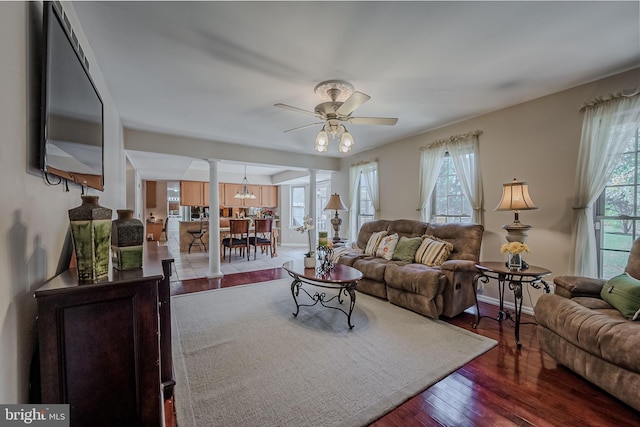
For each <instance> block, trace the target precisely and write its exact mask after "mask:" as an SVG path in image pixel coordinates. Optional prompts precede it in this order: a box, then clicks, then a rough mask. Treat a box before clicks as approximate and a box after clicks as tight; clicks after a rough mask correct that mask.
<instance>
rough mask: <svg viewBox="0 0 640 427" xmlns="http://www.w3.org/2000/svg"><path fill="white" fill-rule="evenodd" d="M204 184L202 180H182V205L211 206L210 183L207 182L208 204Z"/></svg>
mask: <svg viewBox="0 0 640 427" xmlns="http://www.w3.org/2000/svg"><path fill="white" fill-rule="evenodd" d="M204 184H205V183H204V182H202V181H180V204H181V205H182V206H209V183H208V182H207V204H206V205H205V198H204Z"/></svg>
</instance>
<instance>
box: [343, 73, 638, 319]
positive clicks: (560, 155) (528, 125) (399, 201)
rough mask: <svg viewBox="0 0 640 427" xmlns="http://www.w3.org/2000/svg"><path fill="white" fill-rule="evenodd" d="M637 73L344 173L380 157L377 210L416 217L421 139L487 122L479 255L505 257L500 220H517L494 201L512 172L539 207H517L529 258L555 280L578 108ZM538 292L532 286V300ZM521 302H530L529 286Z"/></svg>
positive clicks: (563, 267)
mask: <svg viewBox="0 0 640 427" xmlns="http://www.w3.org/2000/svg"><path fill="white" fill-rule="evenodd" d="M639 81H640V69H636V70H632V71H629V72H626V73H623V74H619V75H616V76H613V77H610V78H606V79H603V80H599V81H597V82H593V83H590V84H586V85H582V86H579V87H576V88H573V89H570V90H566V91H563V92H559V93H556V94H553V95H549V96H545V97H543V98H539V99H536V100H533V101H530V102H525V103H523V104H519V105H516V106H514V107H510V108H506V109H503V110H500V111H496V112H493V113H491V114H486V115H483V116H479V117H476V118H473V119H469V120H465V121H462V122H459V123H455V124H453V125H450V126H446V127H442V128H440V129H436V130H433V131H431V132H427V133H425V134H421V135H418V136H415V137H412V138H407V139H405V140H402V141H399V142H396V143H394V144H391V145H387V146H383V147H379V148H377V149H373V150H370V151H368V152H365V153H360V154H357V155H354V156H351V157H348V158H345V159H343V161H342V165H341V172H342V176H343V177H346V176H347V175H348V169H349V166H350V165H351V164H353V163H356V162H358V161H363V160H373V159H378V162H379V180H380V208H381V212H380V217H381V218H412V219H419V218H420V212H419V211H418V210H417V209H418V208H419V204H420V203H419V195H418V174H419V170H420V147H423V146H425V145H428V144H429V143H430V142H432V141H435V140H438V139H440V138H444V137H448V136H451V135H455V134H459V133H465V132H468V131H473V130H476V129H479V130H482V131H483V132H484V133H483V134H482V135H481V136H480V162H481V169H482V179H483V183H484V208H485V234H484V239H483V245H482V246H483V248H482V255H481V259H483V260H501V259H503V258H504V256H503V255H501V254H500V252H499V248H500V245H501V244H502V243H504V242H505V240H504V236H505V231H504V230H502V228H501V227H502V226H503V225H505V224H509V223H511V222H512V221H513V214H512V213H510V212H494V211H493V209H494V208H495V207H496V205H497V204H498V201H499V200H500V196H501V194H502V184H503V183H506V182H509V181H511V180H512V179H513V178H517V179H518V180H522V181H526V182H528V183H529V190H530V192H531V196H532V198H533V200H534V202H535V203H536V204H537V205H538V207H540V210H537V211H524V212H521V213H520V220H521V221H522V222H523V223H524V224H529V225H531V226H532V227H533V228H532V229H531V230H530V231H529V239H528V243H529V246H530V247H531V253H530V254H527V255H526V257H525V259H526V260H527V261H528V262H529V263H531V264H533V265H537V266H541V267H545V268H547V269H549V270H551V271H552V272H553V275H552V276H551V277H550V279H549V282H550V283H551V282H552V277H553V276H557V275H563V274H569V271H570V268H569V256H570V251H571V247H570V234H571V223H572V215H573V213H572V209H571V206H572V198H573V191H574V176H575V170H576V162H577V157H578V149H579V144H580V134H581V129H582V117H583V114H582V113H580V112H579V111H578V110H579V109H580V107H581V106H582V104H583V103H584V102H586V101H589V100H591V99H592V98H594V97H596V96H601V95H607V94H609V93H611V92H617V91H621V90H629V89H635V88H637V86H638V82H639ZM400 120H402V118H400ZM344 179H346V178H344ZM345 217H346V215H345ZM494 285H495V284H491V285H488V286H486V288H485V295H487V296H489V297H496V296H497V293H496V292H495V286H494ZM539 294H540V291H536V290H534V289H531V297H532V299H533V303H535V301H536V300H537V297H538V296H539ZM509 297H510V298H511V295H509ZM511 300H512V298H511ZM524 304H525V305H526V306H529V307H531V306H532V302H531V301H530V299H529V295H528V294H527V292H525V299H524Z"/></svg>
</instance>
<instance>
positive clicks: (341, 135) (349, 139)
mask: <svg viewBox="0 0 640 427" xmlns="http://www.w3.org/2000/svg"><path fill="white" fill-rule="evenodd" d="M329 136H331V138H332V139H333V140H336V139H337V140H338V141H339V142H338V151H340V152H341V153H347V152H349V151H351V147H353V144H355V141H354V140H353V136H351V134H350V133H349V131H348V130H347V128H346V127H344V125H343V124H341V123H340V121H338V120H332V119H331V120H329V121H327V123H326V124H325V125H324V126H323V127H322V130H320V132H318V135H317V136H316V145H315V149H316V151H319V152H325V151H327V150H328V149H329Z"/></svg>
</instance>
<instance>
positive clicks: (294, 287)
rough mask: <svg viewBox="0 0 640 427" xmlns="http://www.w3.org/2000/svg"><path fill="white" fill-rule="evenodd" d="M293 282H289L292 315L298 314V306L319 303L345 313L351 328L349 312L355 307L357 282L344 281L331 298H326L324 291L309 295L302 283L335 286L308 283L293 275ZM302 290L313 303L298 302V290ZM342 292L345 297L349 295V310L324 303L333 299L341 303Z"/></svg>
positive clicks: (311, 305)
mask: <svg viewBox="0 0 640 427" xmlns="http://www.w3.org/2000/svg"><path fill="white" fill-rule="evenodd" d="M293 277H294V279H293V282H292V283H291V295H292V296H293V301H294V302H295V303H296V312H295V313H293V315H294V316H296V317H297V316H298V313H299V312H300V307H313V306H314V305H316V304H318V303H320V305H322V306H323V307H326V308H331V309H333V310H339V311H341V312H343V313H344V314H346V315H347V324H348V325H349V329H351V328H353V325H352V324H351V313H352V312H353V307H355V305H356V284H357V282H349V283H345V284H343V285H341V286H340V288H339V289H338V295H334V296H332V297H331V298H329V299H327V294H326V293H325V292H316V293H315V294H313V295H311V294H310V293H309V292H307V290H306V289H305V288H303V287H302V284H303V283H308V284H310V285H313V286H319V287H322V288H330V289H336V287H335V286H324V285H321V284H319V283H310V282H303V281H302V280H300V278H299V277H295V276H293ZM301 290H302V291H303V292H304V293H305V294H307V295H308V296H309V298H311V300H312V301H313V304H300V303H299V302H298V296H299V295H300V291H301ZM343 294H344V296H345V297H346V296H347V295H348V296H349V310H348V311H347V310H345V309H343V308H342V307H339V306H334V305H327V304H326V303H329V302H331V301H333V300H337V301H338V303H340V304H342V302H343Z"/></svg>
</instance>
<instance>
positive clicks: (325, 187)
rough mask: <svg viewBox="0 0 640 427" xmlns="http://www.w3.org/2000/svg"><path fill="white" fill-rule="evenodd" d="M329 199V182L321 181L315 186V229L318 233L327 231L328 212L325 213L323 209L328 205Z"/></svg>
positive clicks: (329, 213)
mask: <svg viewBox="0 0 640 427" xmlns="http://www.w3.org/2000/svg"><path fill="white" fill-rule="evenodd" d="M329 197H331V181H322V182H318V183H317V184H316V228H317V229H318V231H327V230H329V228H328V225H327V224H330V222H329V221H330V220H331V218H330V215H331V212H330V211H325V210H324V207H325V206H327V203H329Z"/></svg>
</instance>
